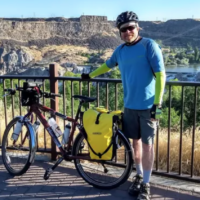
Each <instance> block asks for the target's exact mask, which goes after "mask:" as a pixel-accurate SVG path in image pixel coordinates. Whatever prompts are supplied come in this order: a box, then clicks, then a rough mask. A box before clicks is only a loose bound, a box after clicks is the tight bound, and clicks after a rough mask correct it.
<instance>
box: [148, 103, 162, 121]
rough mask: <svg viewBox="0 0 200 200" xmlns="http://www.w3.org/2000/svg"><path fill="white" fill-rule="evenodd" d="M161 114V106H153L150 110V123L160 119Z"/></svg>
mask: <svg viewBox="0 0 200 200" xmlns="http://www.w3.org/2000/svg"><path fill="white" fill-rule="evenodd" d="M161 113H162V111H161V106H158V105H155V104H153V106H152V108H151V110H150V114H151V120H152V121H155V120H158V119H159V118H160V115H161Z"/></svg>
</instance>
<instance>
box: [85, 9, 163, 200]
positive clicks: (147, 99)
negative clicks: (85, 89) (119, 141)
mask: <svg viewBox="0 0 200 200" xmlns="http://www.w3.org/2000/svg"><path fill="white" fill-rule="evenodd" d="M138 21H139V20H138V16H137V15H136V14H135V13H133V12H123V13H121V14H120V15H119V16H118V17H117V20H116V26H117V28H118V29H119V33H120V36H121V39H122V40H123V41H124V42H125V43H124V44H121V45H119V46H118V47H117V48H116V49H115V51H114V53H113V54H112V56H111V58H110V59H109V60H107V61H106V63H104V64H103V65H102V66H101V67H99V68H98V69H97V70H95V71H93V72H92V73H90V74H82V79H89V78H93V77H95V76H98V75H100V74H102V73H105V72H107V71H109V70H110V69H111V68H113V67H115V66H116V65H118V67H119V69H120V72H121V78H122V84H123V88H124V129H125V130H124V134H125V135H126V136H127V137H129V138H131V139H133V149H134V160H135V164H136V171H137V174H136V176H135V177H134V180H133V183H132V185H131V187H130V188H129V194H130V195H133V196H137V199H138V200H140V199H147V200H148V199H150V185H149V181H150V176H151V171H152V166H153V161H154V148H153V143H154V135H155V130H156V123H157V121H156V116H157V114H159V113H158V112H157V111H158V110H159V109H158V108H160V107H161V103H162V96H163V92H164V87H165V68H164V62H163V57H162V53H161V50H160V48H159V46H158V45H157V44H156V43H155V42H154V41H153V40H151V39H148V38H142V37H141V36H140V35H139V30H140V28H139V24H138ZM155 77H156V78H155ZM156 112H157V114H156Z"/></svg>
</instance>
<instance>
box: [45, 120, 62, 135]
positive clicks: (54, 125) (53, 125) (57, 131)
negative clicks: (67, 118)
mask: <svg viewBox="0 0 200 200" xmlns="http://www.w3.org/2000/svg"><path fill="white" fill-rule="evenodd" d="M48 123H49V125H50V126H51V128H52V129H53V131H54V133H55V135H56V137H60V136H61V135H62V134H63V132H62V131H61V130H60V127H59V126H58V125H57V123H56V121H55V119H54V118H53V117H51V118H50V119H49V120H48Z"/></svg>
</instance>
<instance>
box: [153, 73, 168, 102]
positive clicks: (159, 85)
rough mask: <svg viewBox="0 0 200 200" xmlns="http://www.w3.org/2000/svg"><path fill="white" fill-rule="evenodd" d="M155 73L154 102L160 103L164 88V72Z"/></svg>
mask: <svg viewBox="0 0 200 200" xmlns="http://www.w3.org/2000/svg"><path fill="white" fill-rule="evenodd" d="M155 75H156V86H155V98H154V104H158V105H161V104H162V98H163V94H164V89H165V81H166V75H165V72H156V73H155Z"/></svg>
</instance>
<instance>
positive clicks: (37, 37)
mask: <svg viewBox="0 0 200 200" xmlns="http://www.w3.org/2000/svg"><path fill="white" fill-rule="evenodd" d="M140 27H141V28H142V30H141V35H142V36H144V37H150V38H153V39H157V40H158V39H159V40H162V41H163V44H166V45H170V46H186V45H187V44H188V43H190V44H192V45H195V46H200V39H199V32H200V21H199V20H197V19H185V20H168V21H166V22H157V21H154V22H150V21H141V22H140ZM98 39H99V40H100V42H99V40H98ZM0 41H1V42H2V43H3V44H9V45H24V46H32V45H36V46H38V47H43V46H46V45H53V44H55V45H60V44H72V45H81V46H84V45H85V46H89V47H91V48H95V49H98V48H115V47H116V46H117V45H119V44H120V43H121V40H120V38H119V34H118V30H117V29H116V28H115V26H114V22H113V21H108V20H107V17H105V16H81V17H80V18H69V19H66V18H48V19H44V18H38V19H35V18H33V19H30V18H29V19H16V18H10V19H4V18H1V19H0Z"/></svg>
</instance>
